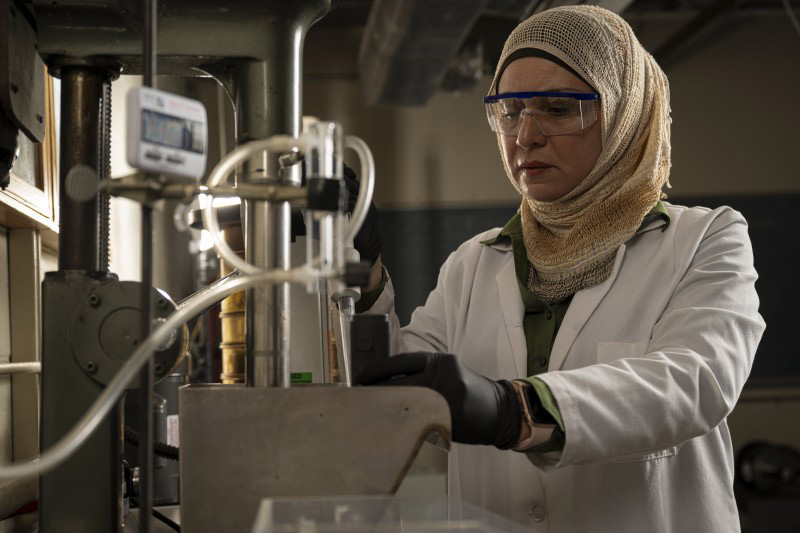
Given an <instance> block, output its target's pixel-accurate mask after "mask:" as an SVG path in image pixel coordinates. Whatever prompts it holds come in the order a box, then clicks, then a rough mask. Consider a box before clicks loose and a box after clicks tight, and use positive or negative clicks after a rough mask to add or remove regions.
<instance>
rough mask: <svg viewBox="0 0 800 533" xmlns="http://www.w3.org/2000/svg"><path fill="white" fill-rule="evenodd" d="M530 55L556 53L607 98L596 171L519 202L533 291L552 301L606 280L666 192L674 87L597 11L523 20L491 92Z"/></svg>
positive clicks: (617, 20) (622, 25)
mask: <svg viewBox="0 0 800 533" xmlns="http://www.w3.org/2000/svg"><path fill="white" fill-rule="evenodd" d="M523 48H535V49H539V50H543V51H545V52H548V53H550V54H552V55H554V56H556V57H557V58H559V59H560V60H562V61H564V62H565V63H566V64H567V65H569V66H570V67H572V68H573V69H574V70H575V71H576V72H577V73H578V74H580V75H581V76H582V77H583V78H584V79H585V80H586V81H587V82H588V83H589V84H590V85H591V86H592V87H594V88H595V89H596V90H597V92H598V93H599V94H600V106H601V112H600V121H601V132H602V143H603V149H602V152H601V153H600V156H599V157H598V159H597V162H596V163H595V165H594V168H593V169H592V170H591V172H589V174H588V175H587V176H586V178H584V180H583V181H582V182H581V183H580V184H579V185H578V186H577V187H576V188H575V189H573V190H572V191H571V192H570V193H568V194H567V195H566V196H564V197H562V198H560V199H558V200H555V201H552V202H539V201H536V200H534V199H533V198H530V197H525V196H523V198H522V205H521V207H520V212H521V215H522V229H523V237H524V242H525V248H526V250H527V253H528V259H529V260H530V262H531V267H532V268H531V270H530V275H529V278H528V288H529V289H530V290H531V291H532V292H533V293H534V294H536V295H537V296H539V297H540V298H541V299H543V300H544V301H546V302H549V303H552V302H557V301H560V300H563V299H564V298H566V297H567V296H569V295H571V294H574V293H575V292H577V291H579V290H581V289H585V288H588V287H592V286H594V285H597V284H599V283H602V282H603V281H604V280H605V279H607V278H608V276H609V274H610V273H611V270H612V268H613V264H614V257H615V252H616V250H617V249H618V248H619V246H620V244H622V243H624V242H625V241H627V240H628V239H630V238H631V237H632V236H633V234H634V233H635V232H636V230H637V229H638V228H639V226H640V225H641V223H642V220H643V219H644V216H645V215H646V214H647V213H648V212H649V211H650V210H651V209H652V208H653V206H655V204H656V203H657V202H658V200H659V198H660V197H661V189H662V187H663V186H664V185H665V184H667V186H669V184H668V178H669V168H670V116H669V112H670V109H669V86H668V84H667V79H666V76H665V75H664V72H663V71H662V70H661V68H660V67H659V66H658V65H657V64H656V62H655V60H654V59H653V57H652V56H651V55H650V54H648V53H647V52H646V51H645V50H644V48H642V45H641V44H639V41H638V40H637V39H636V36H635V35H634V33H633V30H631V28H630V26H629V25H628V24H627V23H626V22H625V21H624V20H623V19H622V18H621V17H619V16H617V15H615V14H614V13H612V12H610V11H608V10H605V9H602V8H599V7H595V6H569V7H560V8H555V9H550V10H547V11H543V12H541V13H539V14H537V15H534V16H532V17H530V18H529V19H527V20H526V21H524V22H522V23H521V24H520V25H519V26H517V28H516V29H515V30H514V31H513V32H512V33H511V35H510V36H509V37H508V40H507V41H506V44H505V47H504V48H503V53H502V55H501V57H500V61H499V62H498V68H497V71H496V73H495V79H494V81H493V83H492V87H491V90H490V91H491V93H494V92H495V90H496V86H497V83H498V82H499V74H501V69H502V67H503V66H504V62H505V60H506V58H507V57H508V56H509V55H511V54H512V53H513V52H515V51H517V50H520V49H523ZM501 142H502V141H501V138H500V136H499V135H498V145H500V144H501ZM501 157H502V146H501ZM504 166H505V163H504ZM506 174H507V175H508V177H509V179H510V180H511V183H512V184H514V186H515V187H517V185H516V181H515V180H514V176H512V174H511V172H510V169H508V168H506ZM517 190H519V188H518V187H517ZM520 193H522V191H520Z"/></svg>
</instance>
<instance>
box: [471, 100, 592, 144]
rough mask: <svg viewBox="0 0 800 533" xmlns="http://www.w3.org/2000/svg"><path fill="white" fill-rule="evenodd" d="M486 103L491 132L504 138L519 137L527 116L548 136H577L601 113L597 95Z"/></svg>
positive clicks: (489, 101)
mask: <svg viewBox="0 0 800 533" xmlns="http://www.w3.org/2000/svg"><path fill="white" fill-rule="evenodd" d="M483 103H484V104H485V105H486V116H487V117H488V118H489V126H490V127H491V128H492V131H493V132H495V133H500V134H503V135H517V134H518V133H519V129H520V126H521V125H522V122H523V120H522V119H523V117H525V116H526V115H528V116H530V118H532V119H533V121H534V122H535V123H536V124H537V125H538V127H539V129H540V130H541V132H542V133H543V134H544V135H545V136H548V137H550V136H553V135H569V134H574V133H578V132H580V131H582V130H584V129H586V128H588V127H589V126H591V125H592V124H594V123H595V122H597V116H598V113H599V109H600V100H599V95H598V94H597V93H559V92H527V93H504V94H497V95H494V96H486V97H484V99H483Z"/></svg>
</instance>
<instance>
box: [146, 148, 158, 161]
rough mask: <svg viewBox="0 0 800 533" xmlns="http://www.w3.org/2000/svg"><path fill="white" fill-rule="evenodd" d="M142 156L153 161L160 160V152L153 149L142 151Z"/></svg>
mask: <svg viewBox="0 0 800 533" xmlns="http://www.w3.org/2000/svg"><path fill="white" fill-rule="evenodd" d="M144 156H145V157H146V158H147V159H152V160H153V161H161V154H159V153H158V152H155V151H153V150H148V151H147V152H145V153H144Z"/></svg>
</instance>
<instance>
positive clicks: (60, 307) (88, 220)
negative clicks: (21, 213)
mask: <svg viewBox="0 0 800 533" xmlns="http://www.w3.org/2000/svg"><path fill="white" fill-rule="evenodd" d="M54 70H55V69H54ZM112 74H113V72H111V71H109V70H108V69H104V68H94V67H89V66H79V67H62V68H61V69H60V77H61V80H62V93H61V94H62V96H61V98H62V99H61V109H62V119H61V120H62V122H61V175H60V184H61V186H60V191H61V192H60V202H61V206H60V207H61V210H60V219H59V224H60V232H59V258H58V259H59V271H58V272H50V273H48V274H47V276H46V278H45V281H44V283H43V289H42V305H43V309H44V311H43V321H42V324H43V326H42V329H43V331H42V333H43V342H42V415H41V416H42V426H41V449H42V450H45V449H47V448H49V447H50V446H52V445H53V444H54V443H55V442H56V441H57V440H58V439H60V438H61V437H62V436H63V435H64V433H66V431H67V430H69V429H70V428H71V427H72V426H73V424H74V423H75V422H76V421H77V420H78V418H80V416H81V415H83V414H84V413H85V412H86V410H87V409H88V407H89V405H91V403H92V402H93V401H94V400H95V399H96V398H97V396H98V395H99V394H100V392H101V391H102V388H103V387H102V385H100V384H98V383H97V382H95V381H94V380H92V378H91V377H90V376H89V375H88V374H87V372H91V371H92V369H84V368H81V366H79V364H78V363H77V361H76V359H75V357H74V355H73V353H72V350H71V348H70V343H71V326H72V325H73V323H72V321H73V319H74V317H73V313H74V308H75V307H76V306H78V305H80V304H81V303H85V300H86V298H87V297H88V296H87V295H89V294H91V293H92V291H93V290H95V289H97V288H99V287H100V286H102V285H103V284H105V283H108V282H110V281H113V280H114V279H115V278H114V277H113V276H112V275H109V274H107V273H105V272H97V271H98V270H99V269H100V267H101V265H100V260H101V258H100V254H99V249H100V241H101V239H100V238H99V235H100V233H102V228H103V224H102V223H101V222H100V221H99V216H98V215H99V210H98V200H97V196H96V195H95V196H94V197H93V198H91V199H90V200H88V201H85V202H81V201H76V200H72V199H70V198H69V196H68V195H67V187H66V186H65V181H66V177H67V175H69V174H70V173H76V172H79V173H82V174H83V175H84V176H83V177H82V178H80V179H79V180H78V181H79V182H80V181H83V182H85V181H86V180H87V179H88V180H91V179H95V180H96V179H97V174H98V171H99V169H100V167H101V164H102V163H101V161H100V148H99V147H100V138H99V137H100V135H99V133H100V127H99V125H100V115H101V105H102V95H103V86H104V83H106V82H108V81H109V78H110V77H111V76H112ZM121 424H122V418H121V410H120V409H119V408H115V409H114V410H112V411H111V413H110V414H109V416H108V417H107V418H106V419H105V420H104V421H103V422H102V423H101V425H100V427H99V428H98V429H97V430H96V431H95V433H94V434H93V435H92V436H91V437H89V439H88V440H87V441H86V443H85V444H84V445H83V446H82V447H81V448H80V449H79V450H78V452H76V453H75V455H73V456H72V457H71V458H70V459H68V460H67V461H65V462H64V463H63V464H62V465H61V466H59V467H58V468H56V469H54V470H52V471H51V472H49V473H48V474H46V475H44V476H42V478H41V479H40V482H39V483H40V485H39V494H40V511H39V513H40V514H39V516H40V530H41V531H43V532H50V531H59V532H60V531H76V532H77V531H80V532H82V533H83V532H85V533H92V532H98V533H100V532H102V533H108V532H115V531H120V530H121V522H122V468H121V461H122V433H121Z"/></svg>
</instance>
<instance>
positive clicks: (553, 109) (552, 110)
mask: <svg viewBox="0 0 800 533" xmlns="http://www.w3.org/2000/svg"><path fill="white" fill-rule="evenodd" d="M545 111H546V112H547V114H548V115H550V116H551V117H567V116H570V115H573V114H575V113H576V111H577V109H576V106H575V105H574V104H571V103H564V102H557V103H551V104H550V105H548V106H547V107H545Z"/></svg>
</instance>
